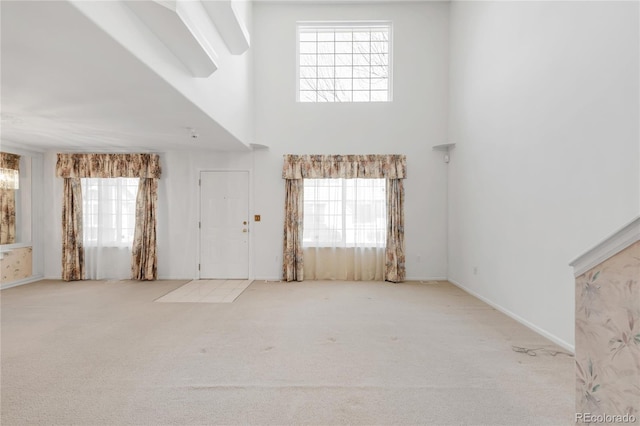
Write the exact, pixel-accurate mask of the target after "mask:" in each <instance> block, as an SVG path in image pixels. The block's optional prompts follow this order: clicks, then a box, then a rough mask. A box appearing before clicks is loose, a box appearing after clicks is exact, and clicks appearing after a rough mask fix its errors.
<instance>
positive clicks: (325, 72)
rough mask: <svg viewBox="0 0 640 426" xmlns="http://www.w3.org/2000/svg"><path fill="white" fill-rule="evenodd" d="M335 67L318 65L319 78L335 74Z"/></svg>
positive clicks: (330, 76) (331, 76)
mask: <svg viewBox="0 0 640 426" xmlns="http://www.w3.org/2000/svg"><path fill="white" fill-rule="evenodd" d="M335 70H336V69H335V68H333V67H318V78H331V79H333V77H334V76H335Z"/></svg>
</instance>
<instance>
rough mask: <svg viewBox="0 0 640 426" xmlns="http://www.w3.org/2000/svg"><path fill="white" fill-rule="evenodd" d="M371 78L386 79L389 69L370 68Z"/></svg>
mask: <svg viewBox="0 0 640 426" xmlns="http://www.w3.org/2000/svg"><path fill="white" fill-rule="evenodd" d="M371 76H372V77H381V78H386V77H388V76H389V68H387V67H371Z"/></svg>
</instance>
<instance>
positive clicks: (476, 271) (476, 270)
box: [473, 266, 478, 275]
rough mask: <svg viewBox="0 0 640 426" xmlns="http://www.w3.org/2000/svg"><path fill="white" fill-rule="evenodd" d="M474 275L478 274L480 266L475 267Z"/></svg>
mask: <svg viewBox="0 0 640 426" xmlns="http://www.w3.org/2000/svg"><path fill="white" fill-rule="evenodd" d="M473 275H478V267H477V266H474V267H473Z"/></svg>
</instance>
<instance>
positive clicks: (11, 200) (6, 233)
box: [0, 188, 16, 244]
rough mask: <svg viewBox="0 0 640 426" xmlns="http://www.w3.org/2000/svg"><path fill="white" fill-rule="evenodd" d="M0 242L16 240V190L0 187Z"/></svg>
mask: <svg viewBox="0 0 640 426" xmlns="http://www.w3.org/2000/svg"><path fill="white" fill-rule="evenodd" d="M0 215H1V216H0V244H13V243H15V242H16V190H15V189H5V188H0Z"/></svg>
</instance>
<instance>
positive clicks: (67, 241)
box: [62, 178, 84, 281]
mask: <svg viewBox="0 0 640 426" xmlns="http://www.w3.org/2000/svg"><path fill="white" fill-rule="evenodd" d="M62 279H63V280H65V281H75V280H82V279H84V248H83V246H82V188H81V187H80V178H73V179H71V178H69V179H65V180H64V195H63V202H62Z"/></svg>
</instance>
